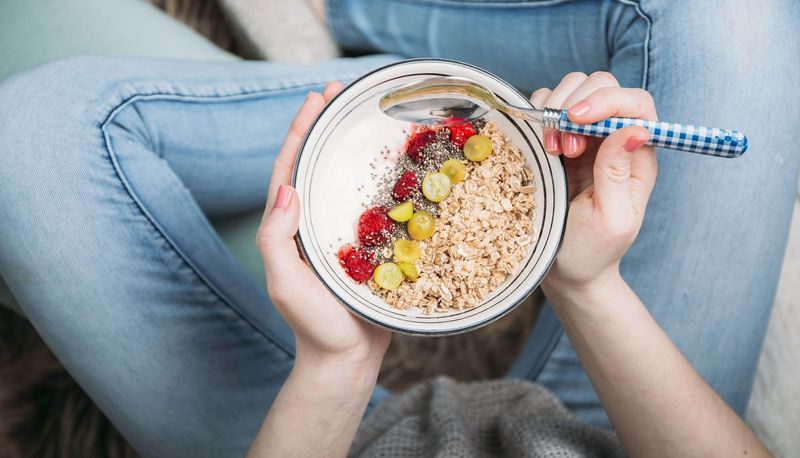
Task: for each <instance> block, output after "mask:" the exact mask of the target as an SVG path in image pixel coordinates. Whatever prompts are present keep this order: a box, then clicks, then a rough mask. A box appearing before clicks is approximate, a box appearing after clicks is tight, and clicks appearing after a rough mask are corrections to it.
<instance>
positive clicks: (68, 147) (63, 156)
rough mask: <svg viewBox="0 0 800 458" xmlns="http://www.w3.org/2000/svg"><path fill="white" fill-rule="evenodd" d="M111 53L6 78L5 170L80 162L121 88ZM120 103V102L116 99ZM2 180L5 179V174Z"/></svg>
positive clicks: (1, 92) (0, 158) (2, 92)
mask: <svg viewBox="0 0 800 458" xmlns="http://www.w3.org/2000/svg"><path fill="white" fill-rule="evenodd" d="M110 61H111V59H108V58H101V57H73V58H68V59H63V60H58V61H55V62H51V63H48V64H45V65H42V66H40V67H37V68H34V69H32V70H28V71H25V72H22V73H19V74H17V75H13V76H11V77H9V78H7V79H5V80H3V81H2V82H0V107H2V109H1V110H0V170H6V171H7V172H5V173H3V175H4V178H12V177H10V176H8V175H6V174H7V173H8V174H10V173H12V172H11V171H9V170H13V169H16V168H20V167H22V166H23V165H25V164H27V165H29V166H30V167H34V166H44V165H45V163H48V165H49V164H59V163H60V164H61V166H62V167H63V166H67V165H69V166H74V165H75V164H76V163H75V160H76V157H74V156H75V155H77V154H82V153H85V152H86V150H87V148H89V147H91V146H95V145H98V144H100V142H101V141H102V136H101V134H100V125H101V124H102V122H103V120H104V116H107V113H108V108H107V107H108V106H110V105H113V103H115V102H114V100H113V99H114V97H109V95H110V94H111V93H112V92H119V91H117V90H116V89H115V88H116V87H119V85H120V82H121V79H120V78H117V77H115V76H114V73H113V72H112V71H110V70H111V68H112V67H113V64H112V63H111V62H110ZM116 103H118V102H116ZM0 181H2V180H0Z"/></svg>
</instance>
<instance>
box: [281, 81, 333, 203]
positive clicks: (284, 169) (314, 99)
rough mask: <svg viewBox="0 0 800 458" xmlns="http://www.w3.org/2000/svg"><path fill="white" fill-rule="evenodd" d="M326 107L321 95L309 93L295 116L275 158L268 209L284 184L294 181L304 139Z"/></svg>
mask: <svg viewBox="0 0 800 458" xmlns="http://www.w3.org/2000/svg"><path fill="white" fill-rule="evenodd" d="M324 106H325V100H324V99H323V97H322V95H321V94H318V93H316V92H309V93H308V95H307V96H306V100H305V102H304V103H303V105H302V106H301V107H300V110H299V111H298V112H297V115H295V117H294V120H293V121H292V125H291V126H289V132H288V133H287V134H286V139H285V140H284V141H283V146H281V150H280V152H279V153H278V157H276V158H275V163H274V164H273V166H272V178H270V180H269V194H268V195H267V208H268V209H269V208H271V207H272V204H273V203H274V201H275V194H276V193H277V191H278V187H279V186H280V185H282V184H288V183H289V181H290V180H291V179H292V170H293V169H294V160H295V158H296V157H297V151H298V150H299V149H300V144H301V143H302V142H303V137H305V135H306V132H307V131H308V129H309V127H311V124H312V123H313V122H314V119H316V117H317V115H318V114H319V112H320V111H322V108H323V107H324Z"/></svg>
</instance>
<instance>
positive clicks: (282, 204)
mask: <svg viewBox="0 0 800 458" xmlns="http://www.w3.org/2000/svg"><path fill="white" fill-rule="evenodd" d="M291 198H292V193H290V192H289V186H288V185H285V184H282V185H280V186H278V195H277V196H275V203H274V204H272V208H286V207H288V206H289V200H291Z"/></svg>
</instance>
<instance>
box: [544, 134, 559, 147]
mask: <svg viewBox="0 0 800 458" xmlns="http://www.w3.org/2000/svg"><path fill="white" fill-rule="evenodd" d="M544 149H546V150H547V151H549V152H551V153H554V152H556V151H558V132H556V131H554V130H548V131H547V132H545V133H544Z"/></svg>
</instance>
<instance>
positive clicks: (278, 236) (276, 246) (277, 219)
mask: <svg viewBox="0 0 800 458" xmlns="http://www.w3.org/2000/svg"><path fill="white" fill-rule="evenodd" d="M299 220H300V201H299V199H298V196H297V192H296V191H295V190H294V188H292V187H291V186H290V185H288V184H283V185H280V186H279V187H278V190H277V192H276V196H275V202H274V203H273V205H272V207H271V208H270V210H269V213H268V214H267V215H266V216H265V217H264V219H263V220H262V222H261V226H259V228H258V233H257V235H256V246H258V249H259V251H260V252H261V257H262V258H263V260H264V270H265V271H266V274H267V278H268V279H269V280H268V281H269V282H280V281H281V279H282V278H293V277H294V278H297V277H296V276H297V269H300V268H302V267H303V264H302V261H300V257H299V255H298V251H297V245H295V241H294V236H295V234H296V233H297V227H298V224H299Z"/></svg>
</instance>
